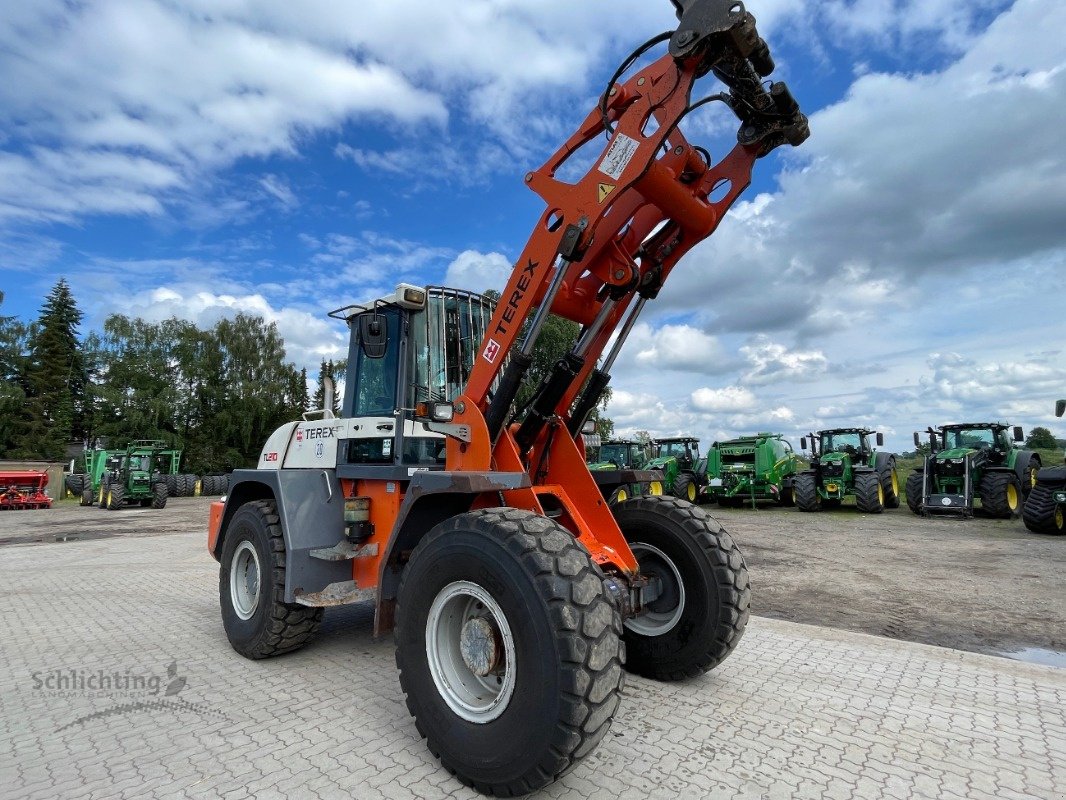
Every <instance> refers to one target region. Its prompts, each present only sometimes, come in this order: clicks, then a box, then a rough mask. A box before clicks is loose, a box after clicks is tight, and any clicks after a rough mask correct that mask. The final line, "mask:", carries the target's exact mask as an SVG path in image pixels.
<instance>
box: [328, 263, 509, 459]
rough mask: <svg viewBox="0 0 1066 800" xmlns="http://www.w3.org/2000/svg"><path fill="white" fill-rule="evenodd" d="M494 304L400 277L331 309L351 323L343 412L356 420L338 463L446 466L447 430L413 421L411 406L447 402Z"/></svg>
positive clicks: (456, 391)
mask: <svg viewBox="0 0 1066 800" xmlns="http://www.w3.org/2000/svg"><path fill="white" fill-rule="evenodd" d="M493 308H494V304H493V303H492V301H490V300H489V299H488V298H485V297H483V296H482V295H479V294H475V293H473V292H467V291H462V290H457V289H446V288H444V287H440V286H429V287H426V288H421V287H416V286H410V285H406V284H400V286H399V287H397V289H396V292H395V293H393V294H392V295H389V296H388V297H385V298H383V299H381V300H377V301H375V302H373V303H367V304H365V305H357V306H348V307H346V308H342V309H338V310H336V311H332V312H330V316H331V317H334V318H339V319H343V320H345V321H346V322H347V324H348V326H349V329H350V339H349V346H348V371H347V377H346V380H345V384H344V398H343V401H342V405H341V413H342V416H343V417H345V418H352V419H353V420H354V421H355V422H356V423H357V424H356V425H354V426H353V427H352V428H351V429H350V431H349V436H350V437H351V438H348V439H347V441H346V448H343V449H342V450H341V451H340V452H338V459H337V461H338V466H341V465H344V464H349V465H376V466H391V467H401V468H407V470H408V471H409V472H410V471H414V470H417V469H442V468H443V467H444V464H445V436H444V435H443V434H441V433H437V432H434V431H430V430H427V429H426V427H425V425H424V424H423V423H422V422H421V421H418V420H416V419H415V412H416V407H417V406H419V405H420V404H422V406H423V409H425V408H427V407H428V408H434V407H441V406H443V407H447V404H448V403H450V402H451V401H453V400H455V398H457V397H458V396H459V395H460V394H461V393H462V391H463V387H464V386H465V384H466V380H467V378H468V377H469V375H470V370H471V369H472V368H473V365H474V358H475V356H476V353H477V349H478V345H479V344H480V342H481V340H482V338H483V337H484V334H485V329H486V328H487V326H488V324H489V321H490V320H491V318H492V312H493Z"/></svg>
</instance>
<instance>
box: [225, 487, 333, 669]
mask: <svg viewBox="0 0 1066 800" xmlns="http://www.w3.org/2000/svg"><path fill="white" fill-rule="evenodd" d="M225 536H226V538H225V541H224V542H223V544H222V559H221V567H220V568H219V572H218V594H219V601H220V603H221V605H222V626H223V628H225V630H226V638H227V639H229V643H230V646H231V647H233V649H234V650H236V651H237V652H238V653H240V654H241V655H242V656H244V657H245V658H251V659H259V658H269V657H270V656H277V655H281V654H282V653H290V652H292V651H293V650H299V649H300V648H301V647H303V646H304V645H305V644H307V643H308V642H309V641H310V640H311V637H313V636H314V635H315V633H316V632H317V631H318V626H319V625H320V624H321V622H322V616H323V613H324V611H323V609H321V608H309V607H307V606H302V605H299V604H297V603H286V602H285V540H284V538H283V536H282V532H281V524H280V518H279V517H278V511H277V505H276V504H275V502H274V501H273V500H254V501H252V502H249V503H245V504H244V505H242V506H241V507H240V508H238V509H237V511H236V513H234V515H233V519H232V520H230V523H229V526H228V527H227V528H226V533H225Z"/></svg>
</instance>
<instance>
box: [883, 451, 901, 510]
mask: <svg viewBox="0 0 1066 800" xmlns="http://www.w3.org/2000/svg"><path fill="white" fill-rule="evenodd" d="M881 489H882V490H883V491H884V493H885V508H899V506H900V492H899V473H898V472H896V460H895V459H892V460H891V461H889V462H888V465H887V466H886V467H885V469H884V471H882V472H881Z"/></svg>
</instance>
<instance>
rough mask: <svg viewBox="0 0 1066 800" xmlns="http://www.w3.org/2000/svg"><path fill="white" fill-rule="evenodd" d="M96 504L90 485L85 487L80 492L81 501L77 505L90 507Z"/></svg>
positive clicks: (94, 494)
mask: <svg viewBox="0 0 1066 800" xmlns="http://www.w3.org/2000/svg"><path fill="white" fill-rule="evenodd" d="M95 502H96V493H95V492H93V487H92V485H89V486H86V487H85V488H84V489H82V490H81V501H80V502H79V503H78V505H80V506H91V505H92V504H93V503H95Z"/></svg>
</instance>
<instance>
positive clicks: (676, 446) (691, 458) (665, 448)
mask: <svg viewBox="0 0 1066 800" xmlns="http://www.w3.org/2000/svg"><path fill="white" fill-rule="evenodd" d="M655 450H656V454H657V457H658V458H665V457H667V456H674V457H675V458H677V462H678V464H681V465H682V466H684V467H685V468H686V469H691V468H692V466H693V465H694V464H695V463H696V462H697V461H699V460H700V440H699V439H658V440H656V442H655Z"/></svg>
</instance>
